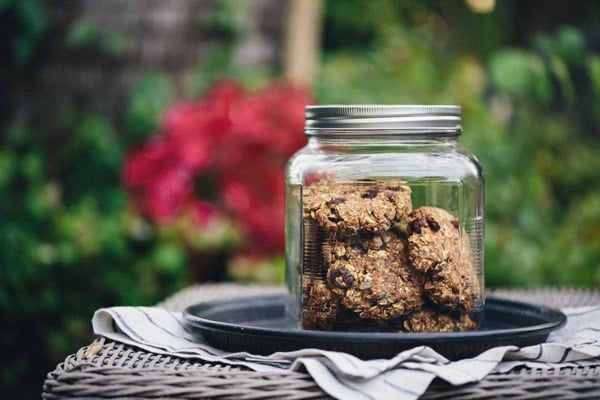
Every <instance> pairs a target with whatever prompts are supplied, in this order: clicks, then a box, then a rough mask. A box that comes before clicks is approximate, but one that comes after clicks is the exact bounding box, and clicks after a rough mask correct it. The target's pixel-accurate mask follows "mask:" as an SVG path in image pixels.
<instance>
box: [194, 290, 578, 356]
mask: <svg viewBox="0 0 600 400" xmlns="http://www.w3.org/2000/svg"><path fill="white" fill-rule="evenodd" d="M243 300H252V301H254V302H257V301H258V300H261V301H263V302H269V303H273V302H276V301H278V302H280V303H282V304H283V305H284V306H285V301H287V295H285V294H269V295H255V296H243V297H236V298H232V299H226V300H212V301H208V302H200V303H196V304H191V305H189V306H187V307H186V308H185V309H184V310H183V318H184V321H185V322H186V323H187V324H189V325H191V326H192V327H193V328H194V329H200V330H201V332H202V330H203V329H211V330H212V331H221V330H227V331H230V332H237V333H242V334H245V335H265V334H268V335H270V336H277V337H284V336H285V337H286V339H289V338H290V335H293V336H294V337H298V338H299V339H310V338H315V339H319V340H331V339H336V338H337V339H343V340H345V341H351V342H366V341H376V340H392V341H398V342H411V341H415V342H416V341H419V342H423V344H424V345H426V344H427V343H426V342H430V343H434V342H440V341H444V342H448V341H460V342H463V341H465V340H468V339H472V340H473V341H476V340H486V339H490V340H498V339H501V338H503V337H506V336H510V338H514V339H518V338H519V337H527V336H530V335H534V334H537V335H540V334H549V333H550V332H552V331H554V330H556V329H559V328H560V327H562V326H564V325H565V323H566V322H567V316H566V315H565V314H564V313H563V312H562V311H560V310H559V309H556V308H552V307H548V306H544V305H540V304H531V303H527V302H523V301H517V300H511V299H504V298H498V297H494V296H488V297H487V298H486V300H485V307H490V306H492V307H494V306H495V307H498V308H500V307H501V306H504V307H512V308H513V309H521V311H525V310H527V311H528V312H530V313H535V314H536V315H537V316H539V317H542V318H545V319H548V321H546V322H543V323H539V324H534V325H528V326H521V327H515V328H506V329H502V328H501V329H483V330H481V329H478V330H473V331H464V332H423V333H415V332H366V331H365V332H357V331H352V332H347V331H320V330H308V329H300V328H294V329H280V328H272V327H261V326H256V325H247V324H236V323H231V322H224V321H216V320H211V319H208V318H203V317H199V316H197V315H194V314H193V313H192V310H193V309H195V308H197V307H215V306H218V305H224V304H229V303H233V302H240V304H244V303H243ZM484 309H485V308H484Z"/></svg>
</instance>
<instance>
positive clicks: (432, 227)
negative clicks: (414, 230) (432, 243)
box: [427, 217, 440, 232]
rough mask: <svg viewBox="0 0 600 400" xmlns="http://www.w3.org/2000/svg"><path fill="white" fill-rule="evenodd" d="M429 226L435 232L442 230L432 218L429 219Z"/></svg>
mask: <svg viewBox="0 0 600 400" xmlns="http://www.w3.org/2000/svg"><path fill="white" fill-rule="evenodd" d="M427 225H429V229H431V230H432V231H433V232H437V231H439V230H440V224H438V223H437V221H436V220H435V219H433V218H431V217H427Z"/></svg>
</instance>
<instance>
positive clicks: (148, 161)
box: [123, 80, 312, 255]
mask: <svg viewBox="0 0 600 400" xmlns="http://www.w3.org/2000/svg"><path fill="white" fill-rule="evenodd" d="M311 102H312V98H311V97H310V95H309V94H308V93H307V92H305V91H304V90H302V89H299V88H297V87H294V86H291V85H289V84H285V83H276V84H272V85H270V86H268V87H266V88H264V89H262V90H259V91H256V92H254V93H247V92H246V91H244V89H243V88H242V87H241V86H240V85H239V84H238V83H236V82H234V81H230V80H229V81H223V82H219V83H217V84H215V85H214V86H213V87H212V88H211V89H210V90H209V91H208V92H207V93H206V94H205V95H204V96H203V97H201V98H199V99H197V100H195V101H189V102H180V103H177V104H174V105H172V106H171V107H170V108H169V109H168V110H167V111H166V113H165V119H164V123H163V127H162V130H161V133H160V134H159V135H158V136H156V137H153V138H151V139H150V140H148V141H147V142H146V143H144V144H142V146H140V147H139V148H137V149H134V150H133V151H131V152H130V154H129V156H128V157H127V159H126V162H125V165H124V168H123V182H124V185H125V187H126V188H127V189H128V191H129V192H130V193H131V198H132V201H133V205H134V206H135V207H136V209H137V210H138V211H139V212H140V213H142V214H143V215H145V216H146V217H148V218H149V219H150V220H151V221H154V222H155V223H158V224H164V223H170V222H171V221H173V220H175V219H177V218H182V217H184V218H190V219H191V220H193V221H194V222H195V223H196V224H197V225H198V226H204V225H207V224H208V222H209V221H211V220H215V219H218V218H217V217H219V218H223V217H224V218H228V219H230V220H231V221H233V223H234V224H235V225H236V227H237V229H238V230H239V232H240V233H241V234H242V237H243V238H244V239H245V240H244V242H243V246H242V249H241V250H242V251H244V252H247V253H253V254H258V255H261V254H262V255H269V254H278V253H281V252H282V251H283V242H284V234H283V231H284V170H285V164H286V162H287V160H288V159H289V157H290V156H291V155H292V154H293V153H294V152H296V151H297V150H298V149H299V148H301V147H302V146H303V145H304V143H305V138H304V134H303V126H304V106H305V105H306V104H309V103H311Z"/></svg>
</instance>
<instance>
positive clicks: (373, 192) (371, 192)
mask: <svg viewBox="0 0 600 400" xmlns="http://www.w3.org/2000/svg"><path fill="white" fill-rule="evenodd" d="M377 193H379V190H377V189H369V190H367V191H366V192H364V193H363V194H362V196H360V197H362V198H363V199H373V198H375V197H377Z"/></svg>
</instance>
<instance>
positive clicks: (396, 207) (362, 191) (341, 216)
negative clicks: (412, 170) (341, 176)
mask: <svg viewBox="0 0 600 400" xmlns="http://www.w3.org/2000/svg"><path fill="white" fill-rule="evenodd" d="M410 195H411V189H410V187H408V186H407V185H405V184H404V183H403V182H401V181H397V180H393V181H383V180H382V181H365V182H360V183H335V182H331V181H330V180H327V179H323V180H320V181H318V182H316V183H313V184H311V185H308V186H306V187H305V188H304V194H303V202H304V217H305V218H308V219H312V220H314V221H316V222H317V224H318V226H320V227H321V228H323V229H325V230H326V231H329V232H340V233H342V234H344V233H347V234H355V233H357V232H359V231H363V232H370V233H379V232H384V231H387V230H389V229H390V228H391V226H392V225H393V224H394V223H395V222H397V221H400V220H402V219H404V218H406V215H407V214H408V213H409V212H410V210H411V208H412V203H411V198H410Z"/></svg>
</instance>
